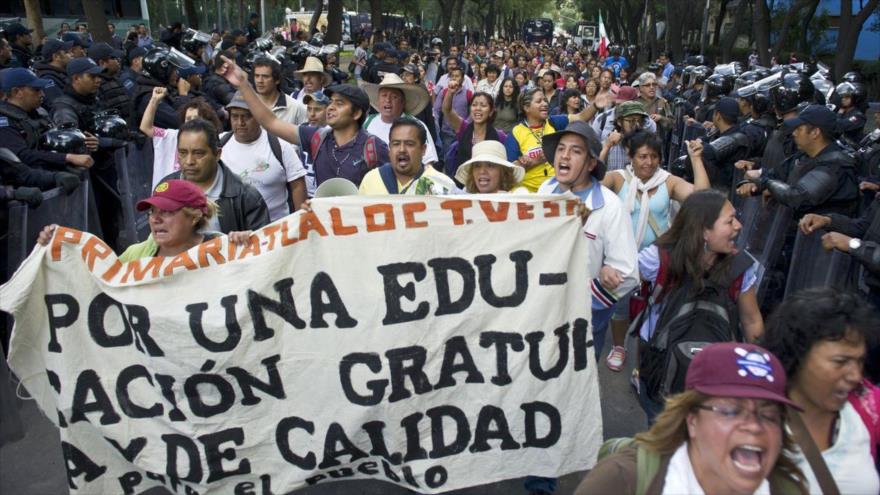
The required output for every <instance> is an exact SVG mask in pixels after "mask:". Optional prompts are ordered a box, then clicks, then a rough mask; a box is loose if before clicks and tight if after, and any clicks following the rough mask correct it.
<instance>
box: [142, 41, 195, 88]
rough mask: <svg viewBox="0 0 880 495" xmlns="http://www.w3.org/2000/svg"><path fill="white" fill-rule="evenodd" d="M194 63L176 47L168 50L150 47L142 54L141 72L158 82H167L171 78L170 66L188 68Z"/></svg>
mask: <svg viewBox="0 0 880 495" xmlns="http://www.w3.org/2000/svg"><path fill="white" fill-rule="evenodd" d="M193 65H195V60H193V59H191V58H189V57H188V56H186V55H185V54H183V53H181V52H180V51H179V50H177V49H176V48H171V49H170V50H169V49H168V48H165V47H156V48H151V49H150V51H148V52H147V54H146V55H144V61H143V69H142V71H143V73H144V74H145V75H147V76H148V77H151V78H153V79H155V80H157V81H159V82H162V83H168V81H169V79H170V78H171V73H172V68H173V67H177V68H178V69H183V68H188V67H192V66H193Z"/></svg>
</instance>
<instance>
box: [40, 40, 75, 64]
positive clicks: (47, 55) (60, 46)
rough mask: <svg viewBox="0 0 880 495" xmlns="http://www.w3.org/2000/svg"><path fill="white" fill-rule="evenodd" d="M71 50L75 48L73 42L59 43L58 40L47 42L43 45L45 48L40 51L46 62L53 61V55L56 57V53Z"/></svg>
mask: <svg viewBox="0 0 880 495" xmlns="http://www.w3.org/2000/svg"><path fill="white" fill-rule="evenodd" d="M71 48H73V42H72V41H58V40H56V39H50V40H49V41H47V42H46V44H45V45H43V48H42V50H41V51H40V54H41V55H43V59H44V60H46V61H51V59H52V55H55V54H56V53H58V52H60V51H65V52H66V51H68V50H70V49H71Z"/></svg>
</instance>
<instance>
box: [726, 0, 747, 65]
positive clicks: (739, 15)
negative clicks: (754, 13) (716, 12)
mask: <svg viewBox="0 0 880 495" xmlns="http://www.w3.org/2000/svg"><path fill="white" fill-rule="evenodd" d="M748 7H749V4H748V2H746V1H745V0H740V1H739V5H737V6H736V11H735V12H734V14H733V26H731V27H730V30H729V31H727V32H726V33H724V36H723V37H722V39H721V43H720V45H721V60H724V61H729V60H732V59H733V46H734V45H735V44H736V39H737V38H738V37H739V33H741V32H742V30H743V24H745V22H746V17H747V16H746V14H747V13H748Z"/></svg>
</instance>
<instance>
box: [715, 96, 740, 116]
mask: <svg viewBox="0 0 880 495" xmlns="http://www.w3.org/2000/svg"><path fill="white" fill-rule="evenodd" d="M715 111H716V112H719V113H720V114H721V115H724V116H725V117H731V118H734V119H735V118H737V117H739V103H737V102H736V98H731V97H729V96H725V97H724V98H721V99H720V100H718V101H716V102H715Z"/></svg>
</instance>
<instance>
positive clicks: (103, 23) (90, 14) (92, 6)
mask: <svg viewBox="0 0 880 495" xmlns="http://www.w3.org/2000/svg"><path fill="white" fill-rule="evenodd" d="M82 4H83V10H84V11H85V14H86V22H88V23H89V33H90V34H91V35H92V39H93V40H95V41H103V42H104V43H109V42H110V30H109V29H107V16H106V15H105V14H104V2H102V1H101V0H83V3H82Z"/></svg>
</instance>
